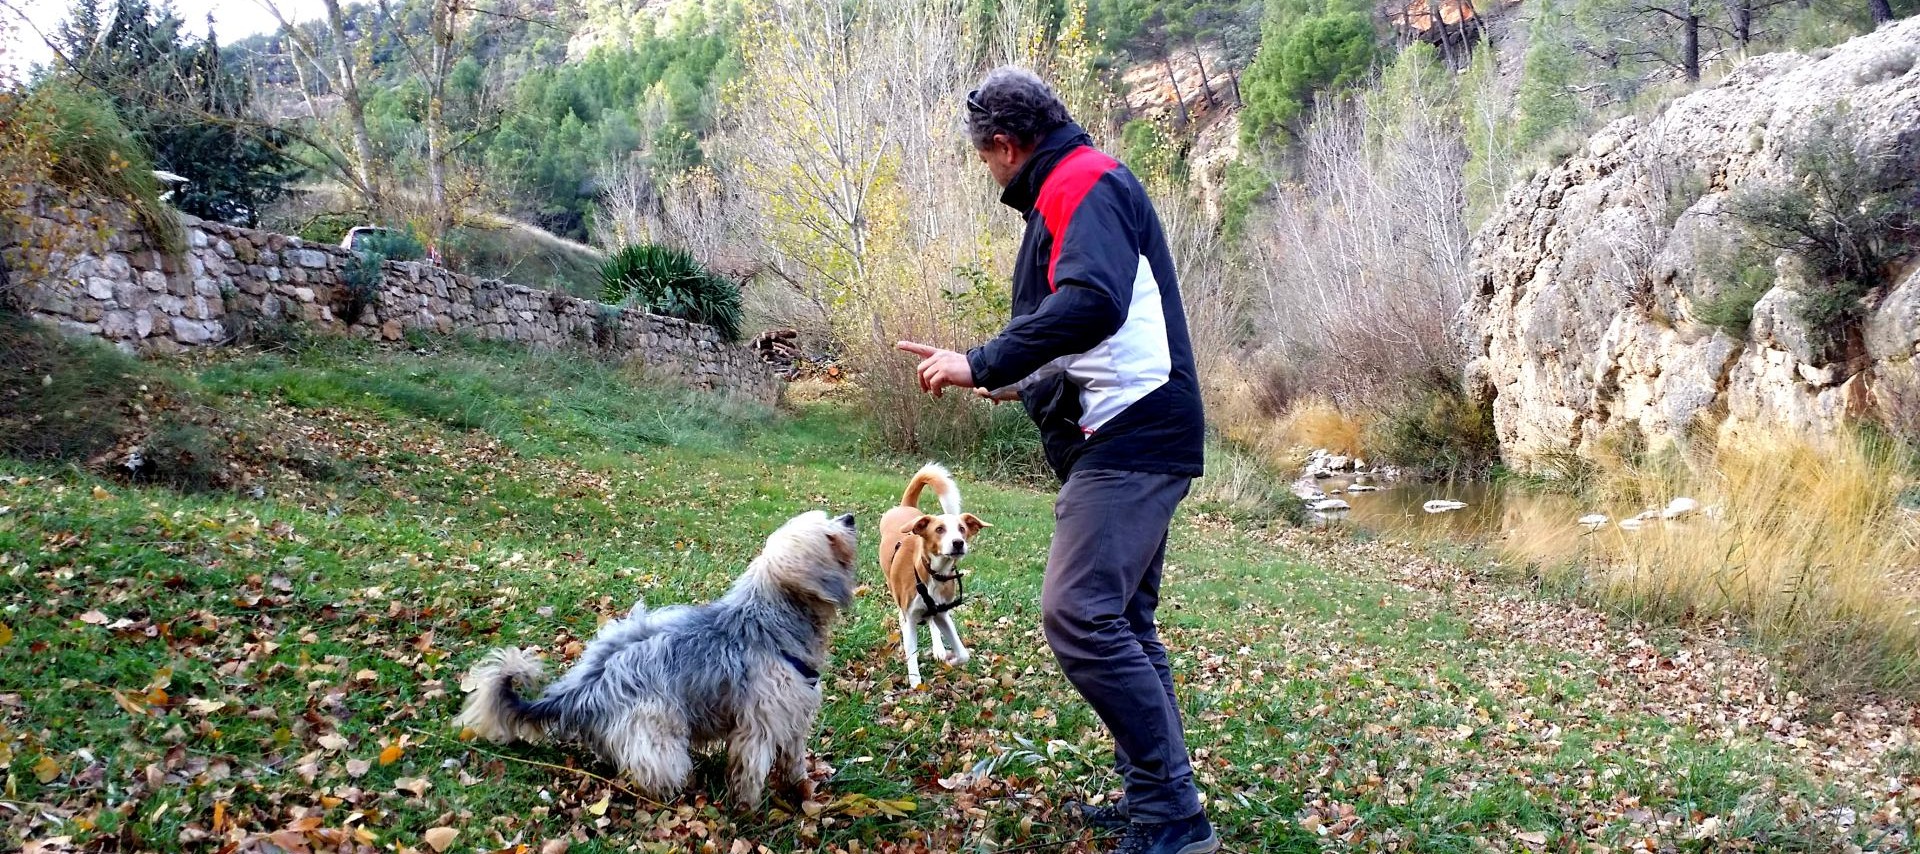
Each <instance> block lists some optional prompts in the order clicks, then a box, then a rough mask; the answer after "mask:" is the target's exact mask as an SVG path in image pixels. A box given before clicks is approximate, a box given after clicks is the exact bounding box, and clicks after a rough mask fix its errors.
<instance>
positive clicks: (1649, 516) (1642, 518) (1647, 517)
mask: <svg viewBox="0 0 1920 854" xmlns="http://www.w3.org/2000/svg"><path fill="white" fill-rule="evenodd" d="M1658 518H1660V511H1658V510H1642V511H1640V512H1639V513H1636V514H1634V517H1633V518H1632V519H1627V520H1625V521H1623V522H1621V523H1620V524H1622V525H1625V524H1626V523H1627V522H1652V521H1654V520H1655V519H1658Z"/></svg>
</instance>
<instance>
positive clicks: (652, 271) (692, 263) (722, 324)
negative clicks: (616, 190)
mask: <svg viewBox="0 0 1920 854" xmlns="http://www.w3.org/2000/svg"><path fill="white" fill-rule="evenodd" d="M600 279H601V282H602V284H603V291H602V293H603V297H602V299H603V300H604V301H606V302H608V303H611V304H616V305H632V306H638V307H640V308H644V309H646V310H647V311H650V312H653V313H655V314H664V315H667V316H668V317H678V318H680V319H681V320H688V321H692V322H694V323H704V324H706V325H708V326H711V327H713V328H715V329H717V330H719V331H720V335H721V337H722V338H725V339H726V340H728V341H738V340H740V324H741V309H740V286H739V285H736V284H734V283H733V282H731V281H728V280H727V279H726V278H725V277H723V276H720V275H717V274H715V273H714V272H712V271H710V270H708V269H707V268H706V267H704V266H702V265H701V264H700V262H699V261H696V260H694V257H693V255H692V254H690V253H688V252H685V251H682V250H679V249H673V248H670V247H666V246H659V245H655V244H635V245H633V246H628V247H626V248H624V249H622V250H620V251H619V252H616V253H614V255H613V257H612V258H610V259H608V260H607V263H606V265H605V266H604V267H602V268H601V270H600Z"/></svg>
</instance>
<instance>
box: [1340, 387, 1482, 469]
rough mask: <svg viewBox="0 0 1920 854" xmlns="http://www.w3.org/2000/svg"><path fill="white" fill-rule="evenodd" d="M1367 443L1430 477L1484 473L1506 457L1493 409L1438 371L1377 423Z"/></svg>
mask: <svg viewBox="0 0 1920 854" xmlns="http://www.w3.org/2000/svg"><path fill="white" fill-rule="evenodd" d="M1367 446H1368V447H1369V448H1371V449H1372V450H1373V453H1374V454H1376V455H1378V456H1379V457H1381V458H1382V459H1383V460H1385V461H1386V462H1390V463H1393V464H1394V465H1398V466H1401V467H1402V468H1405V469H1408V470H1410V471H1412V472H1414V473H1416V474H1419V475H1421V476H1423V477H1429V478H1462V477H1480V476H1483V475H1485V474H1487V473H1488V472H1489V471H1490V470H1491V469H1492V467H1493V464H1494V462H1495V461H1496V460H1498V459H1499V455H1500V443H1499V439H1498V437H1497V436H1496V435H1495V433H1494V429H1493V411H1492V410H1491V409H1490V408H1489V407H1488V406H1487V405H1486V404H1485V403H1483V402H1481V401H1477V400H1474V399H1473V398H1471V397H1470V396H1468V395H1467V394H1466V393H1465V392H1464V391H1462V390H1461V388H1460V385H1459V383H1458V382H1457V381H1456V380H1455V379H1454V378H1453V377H1450V376H1444V375H1437V374H1436V375H1434V376H1430V377H1428V378H1426V380H1425V381H1424V382H1423V383H1422V384H1421V386H1420V387H1417V388H1416V389H1415V390H1414V391H1413V392H1412V393H1411V394H1410V395H1408V397H1407V399H1406V401H1405V402H1404V403H1402V404H1400V405H1399V406H1395V407H1390V408H1388V409H1387V411H1386V412H1385V413H1383V414H1382V415H1381V417H1380V419H1379V420H1378V421H1376V422H1374V424H1373V425H1372V426H1371V427H1370V428H1369V430H1368V435H1367Z"/></svg>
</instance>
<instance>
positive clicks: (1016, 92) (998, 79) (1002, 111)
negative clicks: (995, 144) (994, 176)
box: [967, 65, 1073, 148]
mask: <svg viewBox="0 0 1920 854" xmlns="http://www.w3.org/2000/svg"><path fill="white" fill-rule="evenodd" d="M1071 121H1073V116H1071V115H1068V114H1067V105H1066V104H1062V103H1060V96H1059V95H1056V94H1054V91H1053V87H1052V86H1048V85H1047V83H1046V81H1044V80H1041V79H1040V78H1039V77H1037V76H1035V75H1034V73H1033V72H1031V71H1028V70H1026V69H1024V68H1019V67H1016V66H1012V65H1003V66H1001V67H999V68H996V69H994V70H992V71H989V72H987V79H985V80H982V81H980V88H978V89H975V90H973V92H972V93H970V94H968V95H967V135H968V136H969V137H971V138H972V139H973V147H974V148H986V147H987V144H988V143H990V142H992V141H993V137H994V135H995V134H1006V135H1007V136H1008V137H1010V138H1012V139H1013V141H1014V142H1016V143H1019V145H1020V147H1022V148H1031V147H1033V146H1034V145H1035V144H1037V143H1039V142H1040V140H1042V139H1044V138H1046V135H1047V134H1049V133H1051V132H1053V130H1054V129H1055V128H1058V127H1060V126H1061V125H1064V124H1067V123H1068V122H1071Z"/></svg>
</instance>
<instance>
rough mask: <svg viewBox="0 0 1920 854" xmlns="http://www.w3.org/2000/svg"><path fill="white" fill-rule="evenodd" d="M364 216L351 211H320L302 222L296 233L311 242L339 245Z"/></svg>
mask: <svg viewBox="0 0 1920 854" xmlns="http://www.w3.org/2000/svg"><path fill="white" fill-rule="evenodd" d="M363 221H364V218H363V217H361V216H360V215H359V214H351V213H319V214H314V215H313V218H312V219H309V220H307V221H306V222H303V223H301V224H300V227H299V228H297V229H295V230H294V234H295V235H297V236H299V238H300V239H301V240H305V241H307V242H309V243H325V244H327V245H329V246H338V245H340V241H341V240H342V239H343V238H345V237H346V236H347V230H348V229H351V228H353V227H354V226H356V225H359V224H360V223H361V222H363Z"/></svg>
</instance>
